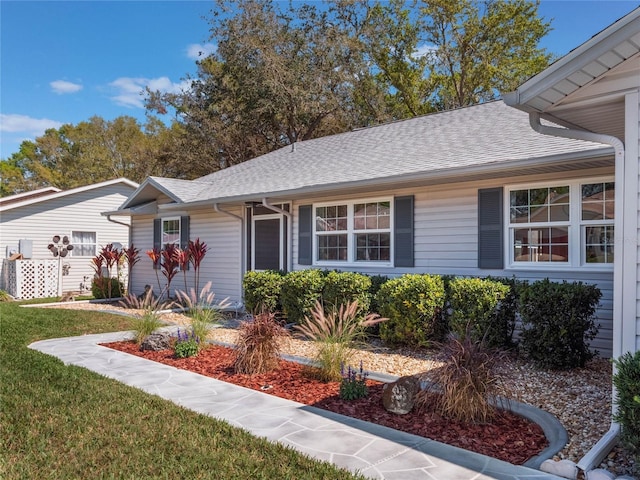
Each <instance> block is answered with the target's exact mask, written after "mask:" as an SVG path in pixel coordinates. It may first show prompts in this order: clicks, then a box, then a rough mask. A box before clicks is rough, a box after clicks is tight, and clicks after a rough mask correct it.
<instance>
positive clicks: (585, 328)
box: [520, 279, 602, 369]
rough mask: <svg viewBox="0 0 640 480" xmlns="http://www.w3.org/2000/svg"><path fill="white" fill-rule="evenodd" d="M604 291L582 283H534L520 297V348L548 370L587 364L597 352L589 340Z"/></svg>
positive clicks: (592, 337)
mask: <svg viewBox="0 0 640 480" xmlns="http://www.w3.org/2000/svg"><path fill="white" fill-rule="evenodd" d="M601 296H602V293H601V292H600V290H599V289H598V288H597V287H595V286H594V285H587V284H584V283H582V282H573V283H569V282H566V281H564V282H562V283H554V282H550V281H549V279H545V280H540V281H537V282H534V283H532V284H531V285H529V287H528V288H526V289H525V290H524V291H523V292H522V295H521V298H520V316H521V318H522V332H521V347H522V351H523V353H524V354H525V356H526V357H527V358H529V359H530V360H532V361H533V362H534V363H535V364H536V365H537V366H538V367H540V368H545V369H568V368H575V367H584V365H585V364H586V362H587V361H588V360H590V359H592V358H593V357H594V356H595V355H596V354H597V352H592V351H591V350H590V349H589V342H590V341H591V340H593V339H594V338H595V336H596V335H597V333H598V327H597V326H596V324H595V321H594V320H595V311H596V307H597V305H598V302H599V301H600V297H601Z"/></svg>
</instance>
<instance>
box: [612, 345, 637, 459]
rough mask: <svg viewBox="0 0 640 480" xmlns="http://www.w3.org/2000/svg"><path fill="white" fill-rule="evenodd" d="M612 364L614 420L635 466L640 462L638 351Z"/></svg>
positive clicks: (626, 354) (623, 356)
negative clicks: (614, 390) (614, 399)
mask: <svg viewBox="0 0 640 480" xmlns="http://www.w3.org/2000/svg"><path fill="white" fill-rule="evenodd" d="M613 362H614V364H615V366H616V373H615V374H614V376H613V384H614V385H615V387H616V403H617V405H618V410H617V412H616V414H615V416H614V420H615V421H616V422H618V423H620V427H621V434H620V440H621V441H622V445H623V446H624V448H625V449H626V450H628V451H629V453H631V454H632V455H634V456H635V458H636V464H637V463H639V462H640V351H637V352H635V353H634V354H632V353H630V352H627V353H625V354H624V355H622V356H621V357H620V358H618V359H617V360H614V361H613Z"/></svg>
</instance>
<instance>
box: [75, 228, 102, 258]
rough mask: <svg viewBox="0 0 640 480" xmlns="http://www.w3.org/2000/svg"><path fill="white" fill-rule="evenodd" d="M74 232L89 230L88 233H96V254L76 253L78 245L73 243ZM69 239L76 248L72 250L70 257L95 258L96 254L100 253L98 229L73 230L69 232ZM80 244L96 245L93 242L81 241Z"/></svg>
mask: <svg viewBox="0 0 640 480" xmlns="http://www.w3.org/2000/svg"><path fill="white" fill-rule="evenodd" d="M73 232H88V233H94V234H95V235H96V243H95V247H96V249H95V254H94V255H75V254H74V252H75V250H76V245H75V244H74V243H73ZM69 240H70V241H71V245H73V247H74V249H73V250H71V252H70V255H69V256H70V257H75V258H93V257H95V256H96V255H98V253H99V248H98V246H99V245H100V242H99V240H98V232H97V231H96V230H80V229H78V230H71V231H70V232H69ZM80 245H94V244H93V243H91V244H89V243H81V244H80Z"/></svg>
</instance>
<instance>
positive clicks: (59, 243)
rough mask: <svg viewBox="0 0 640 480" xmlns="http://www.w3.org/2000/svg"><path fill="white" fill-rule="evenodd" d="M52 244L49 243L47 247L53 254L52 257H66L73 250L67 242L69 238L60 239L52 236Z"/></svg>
mask: <svg viewBox="0 0 640 480" xmlns="http://www.w3.org/2000/svg"><path fill="white" fill-rule="evenodd" d="M52 240H53V243H50V244H49V246H48V247H47V248H48V249H49V251H50V252H51V253H52V254H53V256H54V257H58V256H60V257H62V258H64V257H66V256H67V255H68V254H69V252H70V251H71V250H73V245H71V242H69V237H67V236H66V235H65V236H63V237H62V239H60V235H54V236H53V239H52Z"/></svg>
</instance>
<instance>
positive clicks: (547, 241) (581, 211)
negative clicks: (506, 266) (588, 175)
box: [508, 182, 615, 266]
mask: <svg viewBox="0 0 640 480" xmlns="http://www.w3.org/2000/svg"><path fill="white" fill-rule="evenodd" d="M614 194H615V188H614V184H613V183H612V182H589V183H587V182H584V183H583V182H565V183H562V184H558V185H544V186H536V187H535V188H513V189H511V190H509V191H508V202H509V220H508V231H509V245H510V250H511V251H510V261H511V264H512V265H516V264H524V263H546V264H557V265H569V266H577V265H585V264H610V263H613V250H614V246H613V242H614V225H613V224H614V213H613V212H614V208H615V202H614Z"/></svg>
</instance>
